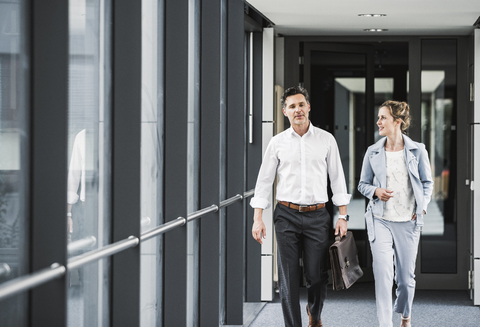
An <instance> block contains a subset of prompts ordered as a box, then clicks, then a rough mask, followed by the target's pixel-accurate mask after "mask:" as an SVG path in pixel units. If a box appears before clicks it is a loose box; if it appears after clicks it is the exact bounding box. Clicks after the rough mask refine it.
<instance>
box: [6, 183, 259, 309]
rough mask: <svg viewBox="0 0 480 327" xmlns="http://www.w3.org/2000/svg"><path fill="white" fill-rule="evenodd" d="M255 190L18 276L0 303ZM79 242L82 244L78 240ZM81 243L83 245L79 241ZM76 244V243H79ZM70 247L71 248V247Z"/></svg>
mask: <svg viewBox="0 0 480 327" xmlns="http://www.w3.org/2000/svg"><path fill="white" fill-rule="evenodd" d="M253 193H254V190H250V191H248V192H245V193H244V194H243V196H242V195H240V194H237V195H235V196H233V197H231V198H229V199H226V200H224V201H222V202H220V206H217V205H215V204H213V205H211V206H210V207H207V208H204V209H201V210H198V211H195V212H193V213H191V214H189V215H188V216H187V219H186V218H183V217H178V218H177V219H175V220H172V221H169V222H167V223H165V224H162V225H160V226H158V227H156V228H153V229H151V230H149V231H147V232H145V233H143V234H141V236H140V238H138V237H136V236H129V237H128V238H126V239H123V240H120V241H118V242H115V243H112V244H109V245H106V246H104V247H102V248H100V249H96V250H92V251H89V252H86V253H84V254H82V255H79V256H75V257H73V258H70V259H69V260H68V263H67V267H65V266H63V265H60V264H58V263H54V264H52V265H51V266H50V267H48V268H44V269H42V270H39V271H37V272H34V273H31V274H28V275H24V276H20V277H17V278H15V279H12V280H10V281H8V282H5V283H2V284H0V300H3V299H4V298H6V297H9V296H12V295H15V294H17V293H20V292H24V291H27V290H29V289H31V288H34V287H37V286H39V285H42V284H44V283H47V282H49V281H51V280H54V279H57V278H60V277H62V276H64V275H65V274H66V272H67V268H68V269H69V270H70V269H76V268H79V267H81V266H83V265H86V264H88V263H91V262H93V261H96V260H100V259H103V258H106V257H109V256H111V255H114V254H116V253H118V252H121V251H123V250H126V249H129V248H132V247H135V246H137V245H138V244H139V243H140V242H143V241H146V240H148V239H150V238H152V237H155V236H158V235H161V234H163V233H166V232H168V231H170V230H172V229H175V228H177V227H180V226H183V225H185V224H186V223H187V222H188V221H191V220H194V219H197V218H200V217H201V216H204V215H206V214H207V213H210V212H216V211H218V210H219V208H223V207H225V206H228V205H230V204H232V203H235V202H237V201H240V200H242V199H245V198H247V197H249V196H251V195H253ZM80 241H82V240H80ZM82 242H83V241H82ZM78 244H79V243H78ZM72 246H73V245H72Z"/></svg>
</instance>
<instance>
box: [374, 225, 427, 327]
mask: <svg viewBox="0 0 480 327" xmlns="http://www.w3.org/2000/svg"><path fill="white" fill-rule="evenodd" d="M373 225H374V228H375V240H374V241H373V242H370V246H371V249H372V255H373V274H374V277H375V299H376V303H377V316H378V322H379V323H380V327H391V326H393V324H392V286H393V280H394V277H395V283H396V284H397V291H396V296H397V298H396V300H395V305H394V307H393V310H394V311H395V312H398V313H401V314H402V315H403V316H404V317H410V314H411V312H412V303H413V297H414V294H415V261H416V258H417V251H418V241H419V239H420V231H419V230H418V229H417V228H416V224H415V221H406V222H392V221H388V220H384V219H381V218H374V220H373ZM394 266H395V276H394Z"/></svg>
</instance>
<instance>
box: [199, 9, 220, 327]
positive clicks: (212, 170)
mask: <svg viewBox="0 0 480 327" xmlns="http://www.w3.org/2000/svg"><path fill="white" fill-rule="evenodd" d="M201 6H202V8H201V20H202V23H201V26H202V28H201V33H202V37H201V40H202V43H201V58H202V60H201V110H200V117H201V118H200V119H201V120H200V123H201V128H200V194H199V195H200V208H205V207H208V206H210V205H212V204H218V202H219V187H220V153H219V151H220V97H221V96H220V92H221V85H220V65H221V58H220V33H221V31H220V0H203V1H202V5H201ZM219 234H220V221H219V213H218V212H215V213H210V214H208V215H206V216H204V217H202V218H201V220H200V281H199V284H200V285H199V290H200V294H199V306H200V308H199V312H200V313H199V326H215V325H218V321H219V288H220V270H219V265H220V256H219V255H218V254H219V253H220V242H219Z"/></svg>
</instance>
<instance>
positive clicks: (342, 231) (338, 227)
mask: <svg viewBox="0 0 480 327" xmlns="http://www.w3.org/2000/svg"><path fill="white" fill-rule="evenodd" d="M345 235H347V221H346V220H345V219H342V218H340V219H338V221H337V223H336V224H335V236H340V237H344V236H345Z"/></svg>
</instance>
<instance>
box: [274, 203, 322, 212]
mask: <svg viewBox="0 0 480 327" xmlns="http://www.w3.org/2000/svg"><path fill="white" fill-rule="evenodd" d="M278 203H280V204H283V205H284V206H286V207H288V208H292V209H294V210H298V211H300V212H309V211H315V210H318V209H322V208H323V207H325V203H317V204H312V205H310V206H304V205H300V204H295V203H291V202H287V201H278Z"/></svg>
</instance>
